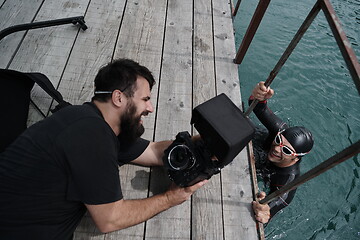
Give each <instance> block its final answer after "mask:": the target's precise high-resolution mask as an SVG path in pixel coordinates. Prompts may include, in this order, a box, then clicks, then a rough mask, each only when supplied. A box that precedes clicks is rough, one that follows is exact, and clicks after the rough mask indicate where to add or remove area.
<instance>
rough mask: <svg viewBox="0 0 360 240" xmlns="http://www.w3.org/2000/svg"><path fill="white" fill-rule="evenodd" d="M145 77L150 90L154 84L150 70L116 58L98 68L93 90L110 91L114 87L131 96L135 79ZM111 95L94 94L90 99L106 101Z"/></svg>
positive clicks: (133, 62)
mask: <svg viewBox="0 0 360 240" xmlns="http://www.w3.org/2000/svg"><path fill="white" fill-rule="evenodd" d="M138 77H143V78H145V79H146V80H147V81H148V82H149V85H150V90H151V89H152V87H153V86H154V84H155V80H154V77H153V75H152V73H151V72H150V70H149V69H148V68H146V67H144V66H141V65H140V64H139V63H137V62H135V61H133V60H130V59H117V60H114V61H113V62H110V63H108V64H107V65H105V66H104V67H102V68H100V70H99V72H98V74H97V75H96V77H95V81H94V83H95V92H97V91H98V92H99V91H101V92H102V91H106V92H108V91H109V92H112V91H114V90H116V89H118V90H120V91H121V92H123V93H124V94H125V95H126V96H127V97H133V96H134V92H135V90H136V84H135V83H136V79H137V78H138ZM110 97H111V94H110V93H105V94H104V93H99V94H95V95H94V96H93V98H92V101H94V100H97V101H100V102H106V101H107V100H108V99H109V98H110Z"/></svg>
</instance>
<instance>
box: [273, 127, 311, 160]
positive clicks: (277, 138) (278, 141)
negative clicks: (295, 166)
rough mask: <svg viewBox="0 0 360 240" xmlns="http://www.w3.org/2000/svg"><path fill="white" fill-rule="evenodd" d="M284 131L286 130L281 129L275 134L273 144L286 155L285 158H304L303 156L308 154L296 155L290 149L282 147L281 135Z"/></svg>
mask: <svg viewBox="0 0 360 240" xmlns="http://www.w3.org/2000/svg"><path fill="white" fill-rule="evenodd" d="M285 130H286V129H283V130H281V131H279V132H278V133H277V134H276V136H275V139H274V143H275V144H276V145H279V146H280V148H281V151H282V153H283V154H285V155H287V156H294V157H301V156H304V155H306V154H308V152H307V153H296V152H294V151H293V150H292V149H291V148H289V147H288V146H286V145H283V141H282V137H281V133H282V132H284V131H285Z"/></svg>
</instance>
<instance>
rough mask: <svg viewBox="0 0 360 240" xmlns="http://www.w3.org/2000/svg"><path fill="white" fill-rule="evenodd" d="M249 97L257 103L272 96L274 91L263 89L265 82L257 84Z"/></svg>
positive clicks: (268, 88)
mask: <svg viewBox="0 0 360 240" xmlns="http://www.w3.org/2000/svg"><path fill="white" fill-rule="evenodd" d="M251 95H252V96H253V97H254V98H255V99H257V100H259V101H264V100H266V99H269V98H271V97H272V96H273V95H274V90H272V89H271V88H270V87H265V82H259V83H258V84H257V85H256V86H255V87H254V89H253V90H252V94H251Z"/></svg>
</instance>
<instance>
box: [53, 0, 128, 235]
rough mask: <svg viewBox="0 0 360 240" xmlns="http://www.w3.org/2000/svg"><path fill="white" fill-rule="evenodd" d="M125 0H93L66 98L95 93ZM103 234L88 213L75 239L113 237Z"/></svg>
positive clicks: (63, 86)
mask: <svg viewBox="0 0 360 240" xmlns="http://www.w3.org/2000/svg"><path fill="white" fill-rule="evenodd" d="M124 6H125V1H114V0H92V1H91V2H90V5H89V7H88V10H87V12H86V14H85V21H86V24H87V26H88V27H89V28H88V29H87V30H86V31H85V32H81V33H80V34H79V35H78V37H77V38H76V42H75V44H74V46H73V50H72V51H71V54H70V57H69V59H68V62H67V64H66V67H65V70H64V73H63V76H62V77H61V81H60V84H59V88H58V90H59V91H60V92H61V93H62V95H63V97H64V99H65V100H66V101H69V102H71V103H72V104H82V103H83V102H86V101H89V100H90V99H91V97H92V95H93V85H94V78H95V76H96V74H97V72H98V70H99V68H100V67H101V66H103V65H105V64H107V63H108V62H110V61H111V58H112V55H113V52H114V48H115V45H116V38H117V35H118V31H119V27H120V22H121V21H119V20H120V19H121V18H122V14H123V9H124ZM114 234H116V233H110V234H108V236H107V235H105V234H102V233H101V232H99V231H98V229H97V228H96V226H95V224H94V222H93V221H92V219H91V217H90V216H89V215H88V214H87V215H86V216H85V217H84V218H83V219H82V221H81V222H80V224H79V226H78V227H77V229H76V231H75V233H74V239H77V240H80V239H90V238H91V239H105V237H108V238H109V239H111V237H112V235H114Z"/></svg>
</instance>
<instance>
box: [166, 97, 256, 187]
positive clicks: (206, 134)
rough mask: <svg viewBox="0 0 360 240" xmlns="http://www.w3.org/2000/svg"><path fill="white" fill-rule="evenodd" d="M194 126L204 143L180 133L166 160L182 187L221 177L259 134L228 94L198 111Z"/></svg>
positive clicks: (199, 107) (195, 109)
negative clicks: (217, 176)
mask: <svg viewBox="0 0 360 240" xmlns="http://www.w3.org/2000/svg"><path fill="white" fill-rule="evenodd" d="M191 124H194V126H195V128H196V130H197V131H198V132H199V134H200V136H201V139H200V140H195V141H192V139H191V136H190V134H189V133H188V132H180V133H178V134H177V135H176V139H175V140H174V142H173V143H172V144H171V145H170V146H169V147H168V148H167V149H166V150H165V152H164V157H163V162H164V166H165V169H166V170H167V173H168V175H169V178H170V179H171V180H172V181H173V182H175V183H176V184H177V185H178V186H182V187H186V186H191V185H193V184H195V183H197V182H200V181H202V180H204V179H209V178H211V176H212V175H214V174H217V173H219V172H220V170H221V169H222V168H223V167H225V166H226V165H228V164H229V163H231V162H232V161H233V159H234V158H235V157H236V156H237V155H238V154H239V152H240V151H241V150H242V149H243V148H244V147H245V146H246V145H247V144H248V143H249V141H250V140H251V139H252V138H253V136H254V132H255V130H254V129H255V128H254V125H253V124H252V122H251V121H250V120H249V119H248V118H247V117H245V116H244V114H243V112H242V111H241V110H240V109H239V108H238V107H237V106H236V105H235V104H234V103H233V102H232V101H231V100H230V99H229V98H228V97H227V96H226V95H225V94H220V95H218V96H216V97H214V98H212V99H210V100H208V101H206V102H204V103H202V104H200V105H199V106H197V107H195V108H194V109H193V112H192V118H191ZM214 157H215V158H214Z"/></svg>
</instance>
